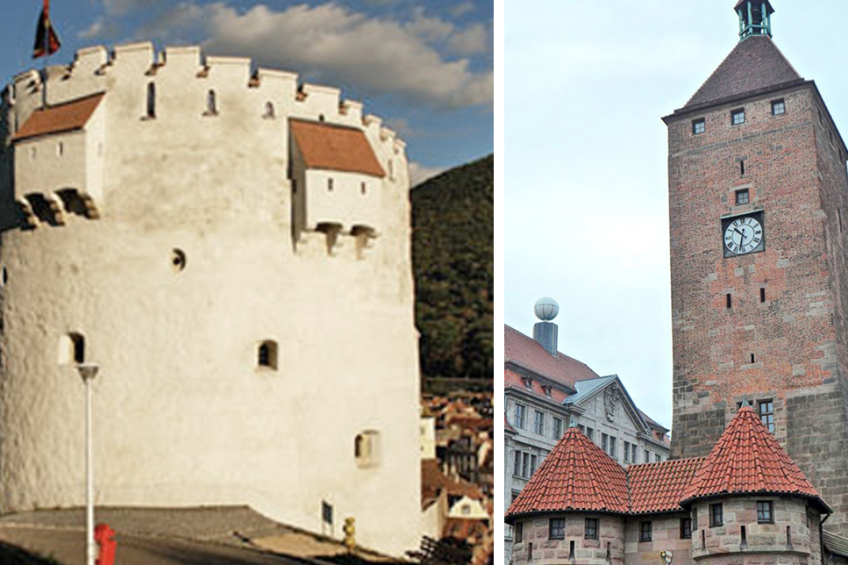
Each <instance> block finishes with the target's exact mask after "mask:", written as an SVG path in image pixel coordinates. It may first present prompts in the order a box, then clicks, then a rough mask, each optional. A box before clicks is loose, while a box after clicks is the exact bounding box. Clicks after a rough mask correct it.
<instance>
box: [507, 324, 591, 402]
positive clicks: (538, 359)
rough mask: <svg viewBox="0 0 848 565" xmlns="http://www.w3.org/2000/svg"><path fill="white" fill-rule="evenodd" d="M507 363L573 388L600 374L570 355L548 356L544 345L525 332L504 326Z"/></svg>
mask: <svg viewBox="0 0 848 565" xmlns="http://www.w3.org/2000/svg"><path fill="white" fill-rule="evenodd" d="M504 358H505V359H504V361H506V362H513V363H516V364H517V365H519V366H520V367H522V368H524V369H529V370H531V371H533V372H535V373H539V374H541V375H542V376H545V377H548V378H549V379H551V380H554V381H556V382H559V383H562V384H563V385H565V386H568V387H571V388H574V383H576V382H577V381H583V380H586V379H597V378H598V376H599V375H598V374H597V373H596V372H595V371H593V370H592V369H590V368H589V367H588V366H587V365H586V364H585V363H581V362H580V361H578V360H576V359H572V358H571V357H569V356H568V355H563V354H562V353H557V355H556V357H554V356H553V355H551V354H550V353H548V351H547V350H546V349H545V348H544V347H542V345H541V344H540V343H539V342H538V341H536V340H535V339H533V338H532V337H528V336H526V335H524V334H523V333H521V332H519V331H518V330H515V329H513V328H511V327H509V326H507V325H506V324H504Z"/></svg>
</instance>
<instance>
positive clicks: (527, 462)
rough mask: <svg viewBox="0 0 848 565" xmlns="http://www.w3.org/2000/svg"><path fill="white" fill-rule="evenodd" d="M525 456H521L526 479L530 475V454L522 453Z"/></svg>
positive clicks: (522, 473) (523, 473)
mask: <svg viewBox="0 0 848 565" xmlns="http://www.w3.org/2000/svg"><path fill="white" fill-rule="evenodd" d="M522 455H523V457H522V458H521V476H522V477H524V478H525V479H526V478H528V477H530V473H529V470H530V469H529V467H530V454H529V453H522Z"/></svg>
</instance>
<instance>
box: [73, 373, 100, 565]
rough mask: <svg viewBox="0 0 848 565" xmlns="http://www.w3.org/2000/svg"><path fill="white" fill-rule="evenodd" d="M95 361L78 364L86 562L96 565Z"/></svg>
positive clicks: (89, 564) (88, 564)
mask: <svg viewBox="0 0 848 565" xmlns="http://www.w3.org/2000/svg"><path fill="white" fill-rule="evenodd" d="M99 368H100V367H98V366H97V365H96V364H94V363H82V364H80V365H77V370H79V374H80V377H82V380H83V382H84V383H85V554H86V564H87V565H95V559H96V558H97V545H95V543H94V457H93V453H92V448H91V381H93V380H94V377H96V376H97V370H98V369H99Z"/></svg>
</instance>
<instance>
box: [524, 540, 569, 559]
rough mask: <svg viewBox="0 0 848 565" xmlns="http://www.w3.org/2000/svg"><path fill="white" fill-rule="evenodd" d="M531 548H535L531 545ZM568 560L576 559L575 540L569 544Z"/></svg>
mask: <svg viewBox="0 0 848 565" xmlns="http://www.w3.org/2000/svg"><path fill="white" fill-rule="evenodd" d="M530 547H533V544H530ZM568 558H569V559H574V540H571V541H570V542H568ZM528 561H529V559H528Z"/></svg>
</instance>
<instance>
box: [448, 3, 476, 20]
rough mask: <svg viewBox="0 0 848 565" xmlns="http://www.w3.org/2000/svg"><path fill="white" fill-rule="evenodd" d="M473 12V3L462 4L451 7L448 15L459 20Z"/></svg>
mask: <svg viewBox="0 0 848 565" xmlns="http://www.w3.org/2000/svg"><path fill="white" fill-rule="evenodd" d="M473 10H474V2H463V3H462V4H457V5H456V6H454V7H452V8H451V10H450V13H451V15H452V16H453V17H455V18H461V17H462V16H464V15H465V14H467V13H468V12H471V11H473Z"/></svg>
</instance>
